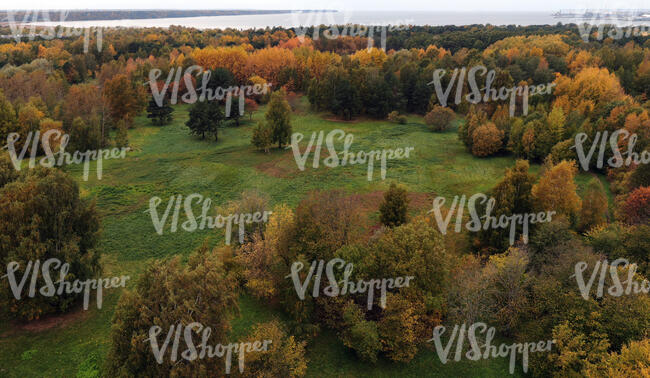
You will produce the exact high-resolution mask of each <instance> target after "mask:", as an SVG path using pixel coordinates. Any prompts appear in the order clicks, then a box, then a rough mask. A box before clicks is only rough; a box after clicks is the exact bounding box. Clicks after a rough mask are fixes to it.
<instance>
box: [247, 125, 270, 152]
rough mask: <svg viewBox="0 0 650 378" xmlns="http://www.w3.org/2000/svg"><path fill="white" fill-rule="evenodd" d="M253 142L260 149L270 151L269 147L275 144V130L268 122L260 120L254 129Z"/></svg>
mask: <svg viewBox="0 0 650 378" xmlns="http://www.w3.org/2000/svg"><path fill="white" fill-rule="evenodd" d="M251 143H252V144H253V146H255V148H257V149H258V150H263V151H264V152H269V147H270V146H271V144H273V130H272V129H271V128H270V127H269V126H267V124H266V122H264V121H260V122H258V123H257V126H256V127H255V128H254V129H253V136H252V138H251Z"/></svg>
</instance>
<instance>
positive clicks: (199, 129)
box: [185, 101, 224, 140]
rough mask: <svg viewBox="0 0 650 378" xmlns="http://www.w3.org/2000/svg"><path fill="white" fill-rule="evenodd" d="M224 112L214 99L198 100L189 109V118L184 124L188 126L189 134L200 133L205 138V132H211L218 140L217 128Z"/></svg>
mask: <svg viewBox="0 0 650 378" xmlns="http://www.w3.org/2000/svg"><path fill="white" fill-rule="evenodd" d="M223 119H224V114H223V111H222V110H221V107H220V106H219V103H218V102H216V101H200V102H197V103H196V104H194V106H192V108H191V109H190V118H189V119H188V120H187V122H186V123H185V125H186V126H187V127H189V129H190V134H192V135H200V136H201V139H205V134H208V135H209V134H213V135H214V139H215V140H219V135H218V128H219V126H220V125H221V122H223Z"/></svg>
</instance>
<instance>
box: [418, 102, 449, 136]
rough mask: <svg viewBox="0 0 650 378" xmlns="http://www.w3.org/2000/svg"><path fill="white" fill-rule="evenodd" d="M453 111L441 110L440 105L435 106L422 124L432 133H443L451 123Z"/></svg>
mask: <svg viewBox="0 0 650 378" xmlns="http://www.w3.org/2000/svg"><path fill="white" fill-rule="evenodd" d="M454 116H455V114H454V111H453V110H451V109H449V108H446V107H445V108H443V107H442V106H440V105H435V106H434V107H433V109H432V110H431V111H430V112H429V113H427V115H426V116H424V122H425V123H426V124H427V126H429V127H430V128H431V129H432V130H433V131H445V130H447V129H448V128H449V126H451V121H452V120H453V119H454Z"/></svg>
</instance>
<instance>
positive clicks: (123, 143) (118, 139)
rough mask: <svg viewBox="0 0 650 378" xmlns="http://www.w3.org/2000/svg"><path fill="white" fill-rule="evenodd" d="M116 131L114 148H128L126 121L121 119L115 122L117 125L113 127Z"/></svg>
mask: <svg viewBox="0 0 650 378" xmlns="http://www.w3.org/2000/svg"><path fill="white" fill-rule="evenodd" d="M115 128H116V129H117V130H116V131H115V147H117V148H123V147H128V145H129V134H128V128H129V127H128V125H127V124H126V121H125V120H123V119H121V120H119V121H118V122H117V125H116V126H115Z"/></svg>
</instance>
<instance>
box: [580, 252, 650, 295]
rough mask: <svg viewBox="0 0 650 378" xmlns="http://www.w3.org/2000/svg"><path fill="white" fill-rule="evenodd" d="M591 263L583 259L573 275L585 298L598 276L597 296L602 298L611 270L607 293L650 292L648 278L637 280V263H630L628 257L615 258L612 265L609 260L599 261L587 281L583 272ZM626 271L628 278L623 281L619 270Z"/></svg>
mask: <svg viewBox="0 0 650 378" xmlns="http://www.w3.org/2000/svg"><path fill="white" fill-rule="evenodd" d="M588 267H589V264H587V263H586V262H584V261H581V262H579V263H577V264H576V265H575V274H574V275H572V276H571V277H575V278H576V281H577V283H578V288H579V289H580V294H581V295H582V297H583V298H584V299H585V300H588V299H589V293H590V292H591V288H592V287H593V285H594V283H595V282H596V277H598V286H597V288H596V298H602V297H603V295H604V293H605V278H606V277H607V273H608V270H609V276H610V278H611V285H610V286H609V288H608V289H607V294H609V295H611V296H612V297H620V296H622V295H623V294H625V295H630V294H641V293H642V294H648V293H649V292H650V282H648V280H643V281H641V280H637V279H635V277H634V276H635V275H636V270H637V265H636V264H630V262H629V261H628V260H627V259H617V260H614V261H613V262H612V263H611V265H610V264H609V262H608V261H607V260H604V261H602V262H601V261H597V262H596V264H595V266H594V270H593V271H592V273H591V275H590V276H589V279H588V280H587V281H585V277H584V276H583V273H584V272H585V271H586V270H587V268H588ZM626 270H627V272H626V274H627V280H625V281H621V279H620V277H619V272H621V271H622V272H625V271H626ZM623 285H625V286H623Z"/></svg>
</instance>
